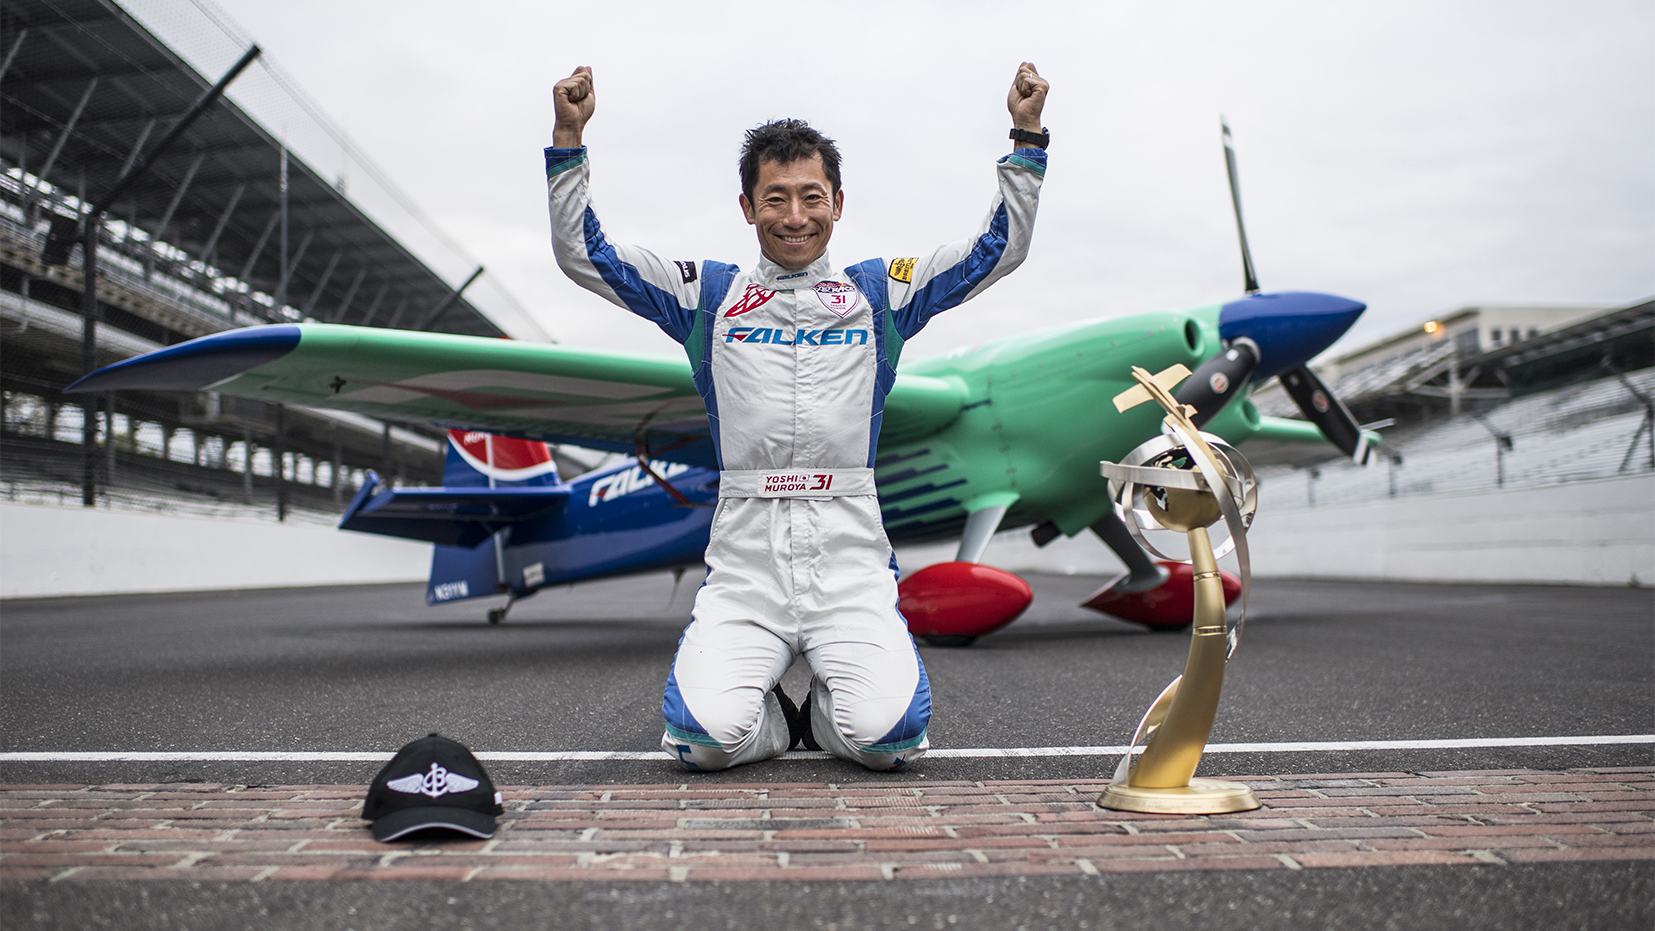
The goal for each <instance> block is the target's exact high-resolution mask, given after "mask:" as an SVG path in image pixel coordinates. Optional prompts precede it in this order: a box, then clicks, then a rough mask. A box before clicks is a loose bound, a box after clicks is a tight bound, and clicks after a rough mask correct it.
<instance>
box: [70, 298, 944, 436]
mask: <svg viewBox="0 0 1655 931" xmlns="http://www.w3.org/2000/svg"><path fill="white" fill-rule="evenodd" d="M123 389H141V390H149V391H158V390H159V391H166V390H173V391H216V392H221V393H223V394H230V395H235V396H238V397H245V398H253V399H257V400H261V401H269V402H272V403H280V404H293V405H299V406H303V407H312V408H320V409H325V410H342V411H351V412H353V413H358V414H363V415H366V416H369V417H374V418H377V419H380V420H388V421H395V422H403V423H409V422H415V423H428V424H435V425H438V426H443V427H449V428H458V429H465V430H482V431H485V432H488V433H496V434H502V435H507V436H519V437H525V438H529V439H536V440H543V441H545V442H548V443H573V444H576V445H579V446H586V447H590V448H594V449H605V450H612V451H615V452H622V453H631V454H635V453H637V452H639V450H640V448H644V449H647V451H648V454H649V455H650V456H651V457H657V456H658V457H662V458H666V459H669V460H670V461H673V462H683V463H686V464H688V465H699V466H705V467H709V468H711V467H714V466H715V463H714V457H713V447H712V442H711V439H710V437H709V428H708V425H707V414H706V411H705V409H704V408H703V406H702V403H701V398H700V396H699V395H698V394H697V393H696V390H695V384H694V381H693V380H692V378H691V376H690V368H689V363H688V361H687V360H685V359H682V358H673V357H670V356H650V355H642V354H638V353H627V352H615V351H608V350H593V349H579V348H574V347H569V346H557V345H550V344H546V343H527V342H517V341H513V340H500V339H488V338H484V337H477V336H456V335H453V334H447V333H425V332H416V331H409V330H389V329H383V328H376V327H353V326H339V325H334V324H323V323H307V324H273V325H269V326H257V327H248V328H246V329H240V330H230V331H226V332H223V333H215V334H212V335H210V336H203V337H201V338H200V339H195V340H191V341H189V342H187V343H180V344H178V345H176V346H168V347H166V348H165V349H158V350H156V351H154V352H151V353H146V354H145V355H142V356H137V357H135V358H131V359H127V360H124V361H122V362H117V363H115V364H114V365H110V366H107V367H105V368H102V369H99V370H98V371H96V372H93V373H91V374H90V375H87V376H86V377H84V378H82V379H81V380H79V381H77V382H75V383H74V384H73V385H71V386H69V388H68V390H69V391H75V392H85V391H118V390H123ZM964 398H965V385H964V383H963V382H962V383H959V384H955V383H954V382H953V381H950V380H948V379H943V378H928V377H923V376H898V377H897V383H896V386H895V387H894V388H893V389H892V391H891V394H890V396H889V397H888V398H887V400H886V407H885V420H884V430H883V432H882V436H887V437H889V436H892V435H893V434H894V435H898V436H900V438H901V439H904V440H906V439H913V438H917V437H923V436H925V435H927V434H929V433H931V432H934V431H936V430H940V429H942V428H943V427H945V426H947V425H948V423H950V422H951V421H952V420H953V419H954V418H955V417H956V416H958V414H959V410H960V405H961V404H962V403H963V401H964Z"/></svg>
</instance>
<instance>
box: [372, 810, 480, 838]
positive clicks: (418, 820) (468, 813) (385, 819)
mask: <svg viewBox="0 0 1655 931" xmlns="http://www.w3.org/2000/svg"><path fill="white" fill-rule="evenodd" d="M436 828H441V829H446V830H449V831H459V832H460V833H461V834H470V835H471V836H472V837H480V838H483V839H484V840H487V839H488V838H490V837H493V836H494V816H493V815H485V814H483V813H482V812H480V811H472V810H471V809H469V808H444V807H442V806H440V805H421V806H418V807H415V808H404V809H402V810H401V811H393V812H390V813H388V814H385V815H381V816H380V817H378V818H376V819H374V826H373V833H374V840H377V841H393V840H396V839H397V838H399V837H402V836H404V835H407V834H412V833H414V832H415V831H426V830H432V829H436Z"/></svg>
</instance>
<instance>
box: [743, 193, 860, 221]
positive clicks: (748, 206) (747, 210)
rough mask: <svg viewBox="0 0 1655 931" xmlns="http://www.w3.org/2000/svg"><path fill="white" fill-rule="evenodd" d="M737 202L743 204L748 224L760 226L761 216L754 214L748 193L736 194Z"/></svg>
mask: <svg viewBox="0 0 1655 931" xmlns="http://www.w3.org/2000/svg"><path fill="white" fill-rule="evenodd" d="M736 202H737V203H739V204H741V214H742V216H744V217H746V218H747V225H748V226H758V225H759V218H758V217H756V216H754V215H753V205H752V204H749V203H748V202H747V195H746V194H738V195H736ZM834 219H836V220H837V219H838V217H837V216H835V217H834Z"/></svg>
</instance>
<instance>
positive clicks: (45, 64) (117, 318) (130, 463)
mask: <svg viewBox="0 0 1655 931" xmlns="http://www.w3.org/2000/svg"><path fill="white" fill-rule="evenodd" d="M249 44H250V43H249V42H248V41H247V39H246V37H245V36H244V35H242V34H241V33H240V32H239V30H237V29H236V27H235V26H234V24H233V23H231V22H229V20H228V18H227V17H225V16H224V15H223V14H222V12H220V11H217V10H216V9H215V8H213V7H212V6H211V5H210V4H208V3H205V2H199V3H193V4H192V3H184V2H172V3H162V2H153V0H132V2H130V3H128V4H126V5H117V4H116V3H114V2H111V0H11V2H8V3H6V4H4V5H0V389H3V392H4V394H3V411H0V413H3V417H0V422H3V433H0V490H3V496H4V497H5V499H7V500H10V501H17V502H35V503H47V502H57V501H63V502H71V501H75V500H79V499H81V497H82V495H83V493H84V494H85V496H86V498H87V500H89V501H93V502H95V503H96V504H98V505H100V506H113V507H122V508H142V509H164V510H180V511H185V512H194V513H205V514H214V515H217V514H259V515H265V516H270V517H276V518H286V517H288V516H290V515H296V516H299V517H301V518H309V519H315V520H321V519H324V517H325V516H326V515H328V514H329V513H337V508H338V506H339V504H340V502H341V500H342V499H346V498H347V496H349V495H350V494H352V493H353V492H354V490H355V489H356V487H357V486H358V485H359V484H360V482H361V481H362V477H363V474H364V472H365V470H367V469H370V468H371V469H376V470H379V471H380V472H381V473H382V474H385V475H387V476H389V477H391V478H392V479H393V480H395V481H398V482H401V483H404V484H408V483H414V484H423V483H431V482H435V481H438V480H439V479H440V475H441V463H442V458H441V452H442V434H441V433H440V431H436V430H433V429H431V428H429V427H425V426H422V425H400V424H386V423H380V422H377V421H372V420H369V419H367V418H364V417H358V416H354V415H348V414H347V415H341V414H329V413H321V412H316V411H308V410H298V409H285V408H283V407H282V406H279V405H271V404H263V403H258V402H250V401H246V400H238V399H231V398H220V397H218V396H216V395H214V394H212V393H204V394H198V395H189V396H181V395H178V394H168V393H154V392H151V393H146V392H121V393H120V394H118V395H104V396H101V397H98V398H97V399H95V400H94V401H92V402H90V403H87V402H86V401H84V400H83V398H82V396H65V395H63V394H62V389H63V388H64V387H65V386H66V385H68V384H69V383H70V382H72V381H74V380H75V379H76V378H78V377H79V376H80V375H82V374H84V372H85V369H86V367H85V365H84V363H83V348H87V347H85V346H83V335H84V330H83V322H84V315H83V312H82V304H83V297H84V287H83V285H82V271H83V265H82V263H83V260H84V258H83V255H82V253H83V249H82V248H81V247H80V246H76V247H75V248H74V249H73V250H72V251H71V252H70V253H69V254H68V256H67V261H66V262H62V261H60V260H53V259H52V257H50V256H47V255H45V254H43V253H44V251H45V247H46V245H47V241H48V234H49V232H50V230H51V228H52V223H53V220H54V218H55V219H57V220H58V222H59V224H60V225H64V224H68V226H69V227H73V226H75V225H77V224H79V223H81V222H84V220H85V217H86V213H87V211H88V210H89V209H90V207H91V206H92V205H94V204H100V203H102V202H103V201H104V200H106V199H107V192H109V191H110V190H111V188H112V186H114V185H115V183H116V180H117V178H118V177H121V176H122V175H123V173H126V172H128V171H129V170H132V169H134V168H141V169H142V170H141V172H140V173H139V174H138V175H137V176H136V178H135V180H134V181H133V182H132V183H131V184H130V185H129V186H127V187H126V188H125V189H124V192H123V193H121V194H120V195H119V196H118V197H115V198H114V200H113V201H111V202H109V203H108V205H107V210H106V211H105V213H104V214H103V217H104V221H103V224H102V229H101V235H100V236H99V239H98V249H97V256H96V258H97V261H96V269H97V272H98V276H97V286H96V298H97V309H98V312H99V313H98V316H99V317H101V319H100V320H98V321H97V323H96V332H95V346H93V347H90V348H93V350H94V356H95V362H96V364H97V365H106V364H109V363H111V362H114V361H117V360H119V359H123V358H127V357H130V356H133V355H136V354H139V353H142V352H146V351H149V350H152V349H156V348H159V347H162V346H167V345H171V344H174V343H178V342H182V341H184V340H188V339H192V338H194V337H197V336H202V335H205V334H208V333H213V332H217V331H220V330H225V329H229V328H233V327H240V326H248V325H253V324H262V323H287V322H295V321H299V320H306V319H311V320H319V321H324V322H333V323H350V324H355V325H359V326H383V327H399V328H402V329H431V330H440V331H445V332H452V333H463V334H471V335H479V336H502V335H507V333H506V332H505V330H503V329H502V327H501V325H500V324H499V323H498V322H497V321H498V320H501V319H506V320H508V321H509V322H510V323H511V324H512V325H513V329H514V330H515V331H516V332H515V333H514V334H513V335H520V336H529V337H539V338H544V334H542V333H538V332H537V331H536V330H535V329H534V327H533V325H532V321H530V320H529V318H528V315H527V314H526V313H523V312H522V308H521V307H520V306H517V305H516V304H515V302H513V301H511V300H510V297H509V295H506V294H504V292H503V291H501V290H500V289H499V287H498V285H497V284H495V283H493V282H491V281H490V280H489V279H488V278H487V277H486V276H483V277H482V278H481V282H482V283H481V284H479V285H478V286H477V287H469V286H470V285H472V284H473V283H474V282H477V281H478V280H479V275H480V274H481V272H482V267H481V266H480V265H479V264H477V263H475V261H474V260H473V259H472V258H471V257H469V256H467V255H465V253H464V251H463V250H462V249H461V248H460V247H458V246H456V245H454V244H453V243H452V241H450V240H448V239H447V238H446V237H445V236H443V235H442V232H441V230H440V229H437V228H436V227H435V226H434V225H433V224H431V223H430V222H429V221H428V220H427V219H426V218H425V217H424V216H423V215H421V214H420V213H419V212H418V210H417V208H415V207H413V206H412V203H411V202H410V201H409V200H408V198H407V197H406V196H404V195H402V194H401V193H400V192H399V191H397V190H396V188H395V187H394V185H392V184H391V183H390V182H389V181H387V180H386V179H385V178H384V175H383V173H382V172H379V171H378V170H377V169H376V168H374V167H373V165H372V164H371V162H368V161H367V160H366V158H365V157H363V156H362V155H361V153H360V152H359V151H357V150H355V149H354V147H353V146H351V145H350V142H349V140H348V138H346V137H345V136H344V135H343V134H342V133H340V132H339V131H338V130H337V129H336V128H335V127H334V126H333V125H332V124H331V123H330V122H329V121H328V120H327V118H326V117H325V116H323V115H322V114H320V112H319V111H318V110H317V109H316V108H315V107H314V106H313V105H312V104H310V103H309V101H308V100H307V99H306V98H305V97H304V95H303V94H302V92H300V91H298V90H297V88H296V86H295V85H294V84H293V82H292V81H291V80H289V79H287V78H286V76H285V75H284V74H283V73H282V72H281V71H280V69H279V67H277V66H276V65H275V64H273V63H271V62H270V61H269V60H268V59H267V58H260V59H258V60H257V61H255V62H254V64H253V65H252V66H251V67H250V68H248V70H247V71H246V72H244V73H242V74H240V75H239V76H238V77H236V78H235V80H234V81H233V82H232V83H231V84H230V90H229V92H228V93H227V94H226V95H225V96H224V97H222V98H219V99H218V100H217V101H216V102H214V103H212V104H211V105H210V106H209V107H208V108H207V109H206V110H205V112H204V113H203V114H202V115H201V117H200V119H199V120H197V121H195V122H194V123H192V124H189V126H188V129H187V130H186V131H185V132H184V133H183V134H182V136H181V137H179V138H178V139H177V140H176V142H174V143H173V144H172V145H171V146H170V147H168V148H166V150H165V151H159V152H158V151H157V146H158V144H159V143H160V142H161V141H162V140H164V138H165V137H166V136H167V135H168V133H169V130H170V129H171V128H172V127H173V126H174V125H175V124H177V123H178V122H179V121H180V117H181V116H183V115H184V114H185V113H186V112H187V111H189V110H190V108H191V106H192V104H194V103H195V102H196V101H197V100H199V99H201V98H202V97H203V94H204V92H205V91H207V89H208V88H210V87H212V86H213V85H214V83H215V81H217V80H219V77H220V75H221V74H223V73H225V71H226V69H227V68H228V67H229V64H230V63H231V62H233V61H234V60H235V59H236V58H237V57H239V56H241V55H242V54H243V52H245V51H246V50H247V46H248V45H249ZM261 116H263V117H264V118H263V119H261ZM273 120H274V121H277V122H274V123H273V122H272V121H273ZM273 125H274V126H279V129H276V130H273V129H272V126H273ZM307 156H310V157H309V158H307ZM316 158H322V159H326V160H328V164H329V165H330V166H331V165H335V164H338V165H344V166H355V167H356V168H357V172H356V177H354V178H352V179H351V183H350V184H349V185H347V179H346V176H345V169H344V168H341V169H340V173H339V174H338V175H337V176H335V177H333V178H332V179H331V180H330V179H329V178H328V177H326V176H324V174H323V173H322V172H321V171H320V170H319V169H318V168H317V167H316V164H315V161H314V159H316ZM146 163H147V164H146ZM347 186H349V187H351V188H353V189H354V194H353V196H347V194H346V189H347ZM391 227H395V229H396V231H397V232H396V234H393V233H392V232H391V231H390V228H391ZM410 242H411V243H412V244H413V245H412V246H411V245H410ZM416 247H417V248H418V249H419V253H418V254H416V251H415V248H416ZM60 259H61V257H60ZM439 266H440V267H441V268H442V271H441V272H439V271H438V270H437V268H438V267H439ZM491 289H492V290H491ZM479 294H486V296H487V297H488V299H489V303H490V308H489V310H490V312H485V311H484V310H483V309H482V308H480V307H479V306H478V303H476V302H475V298H476V297H477V296H478V295H479ZM86 417H92V418H94V419H95V427H96V429H95V444H96V449H95V450H94V451H92V452H91V454H88V450H87V449H86V447H85V445H84V444H83V442H82V438H83V424H84V422H85V418H86ZM88 464H90V465H91V466H92V469H91V471H90V472H89V473H87V474H86V475H83V470H84V469H85V468H86V466H87V465H88ZM87 477H89V478H90V482H86V481H84V479H85V478H87ZM83 486H84V487H83Z"/></svg>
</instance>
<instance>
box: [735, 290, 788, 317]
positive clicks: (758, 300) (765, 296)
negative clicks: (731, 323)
mask: <svg viewBox="0 0 1655 931" xmlns="http://www.w3.org/2000/svg"><path fill="white" fill-rule="evenodd" d="M775 296H776V292H774V291H766V290H765V289H763V288H761V287H759V286H758V285H756V284H750V285H748V286H747V290H746V291H743V292H742V293H741V297H740V299H738V300H737V301H736V302H735V304H734V305H733V306H732V307H731V308H730V309H729V310H726V311H725V312H724V316H726V317H739V316H741V315H742V314H744V313H746V312H748V311H749V310H758V309H759V308H760V307H763V306H764V305H765V304H766V303H768V302H769V301H770V299H771V298H773V297H775Z"/></svg>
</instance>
